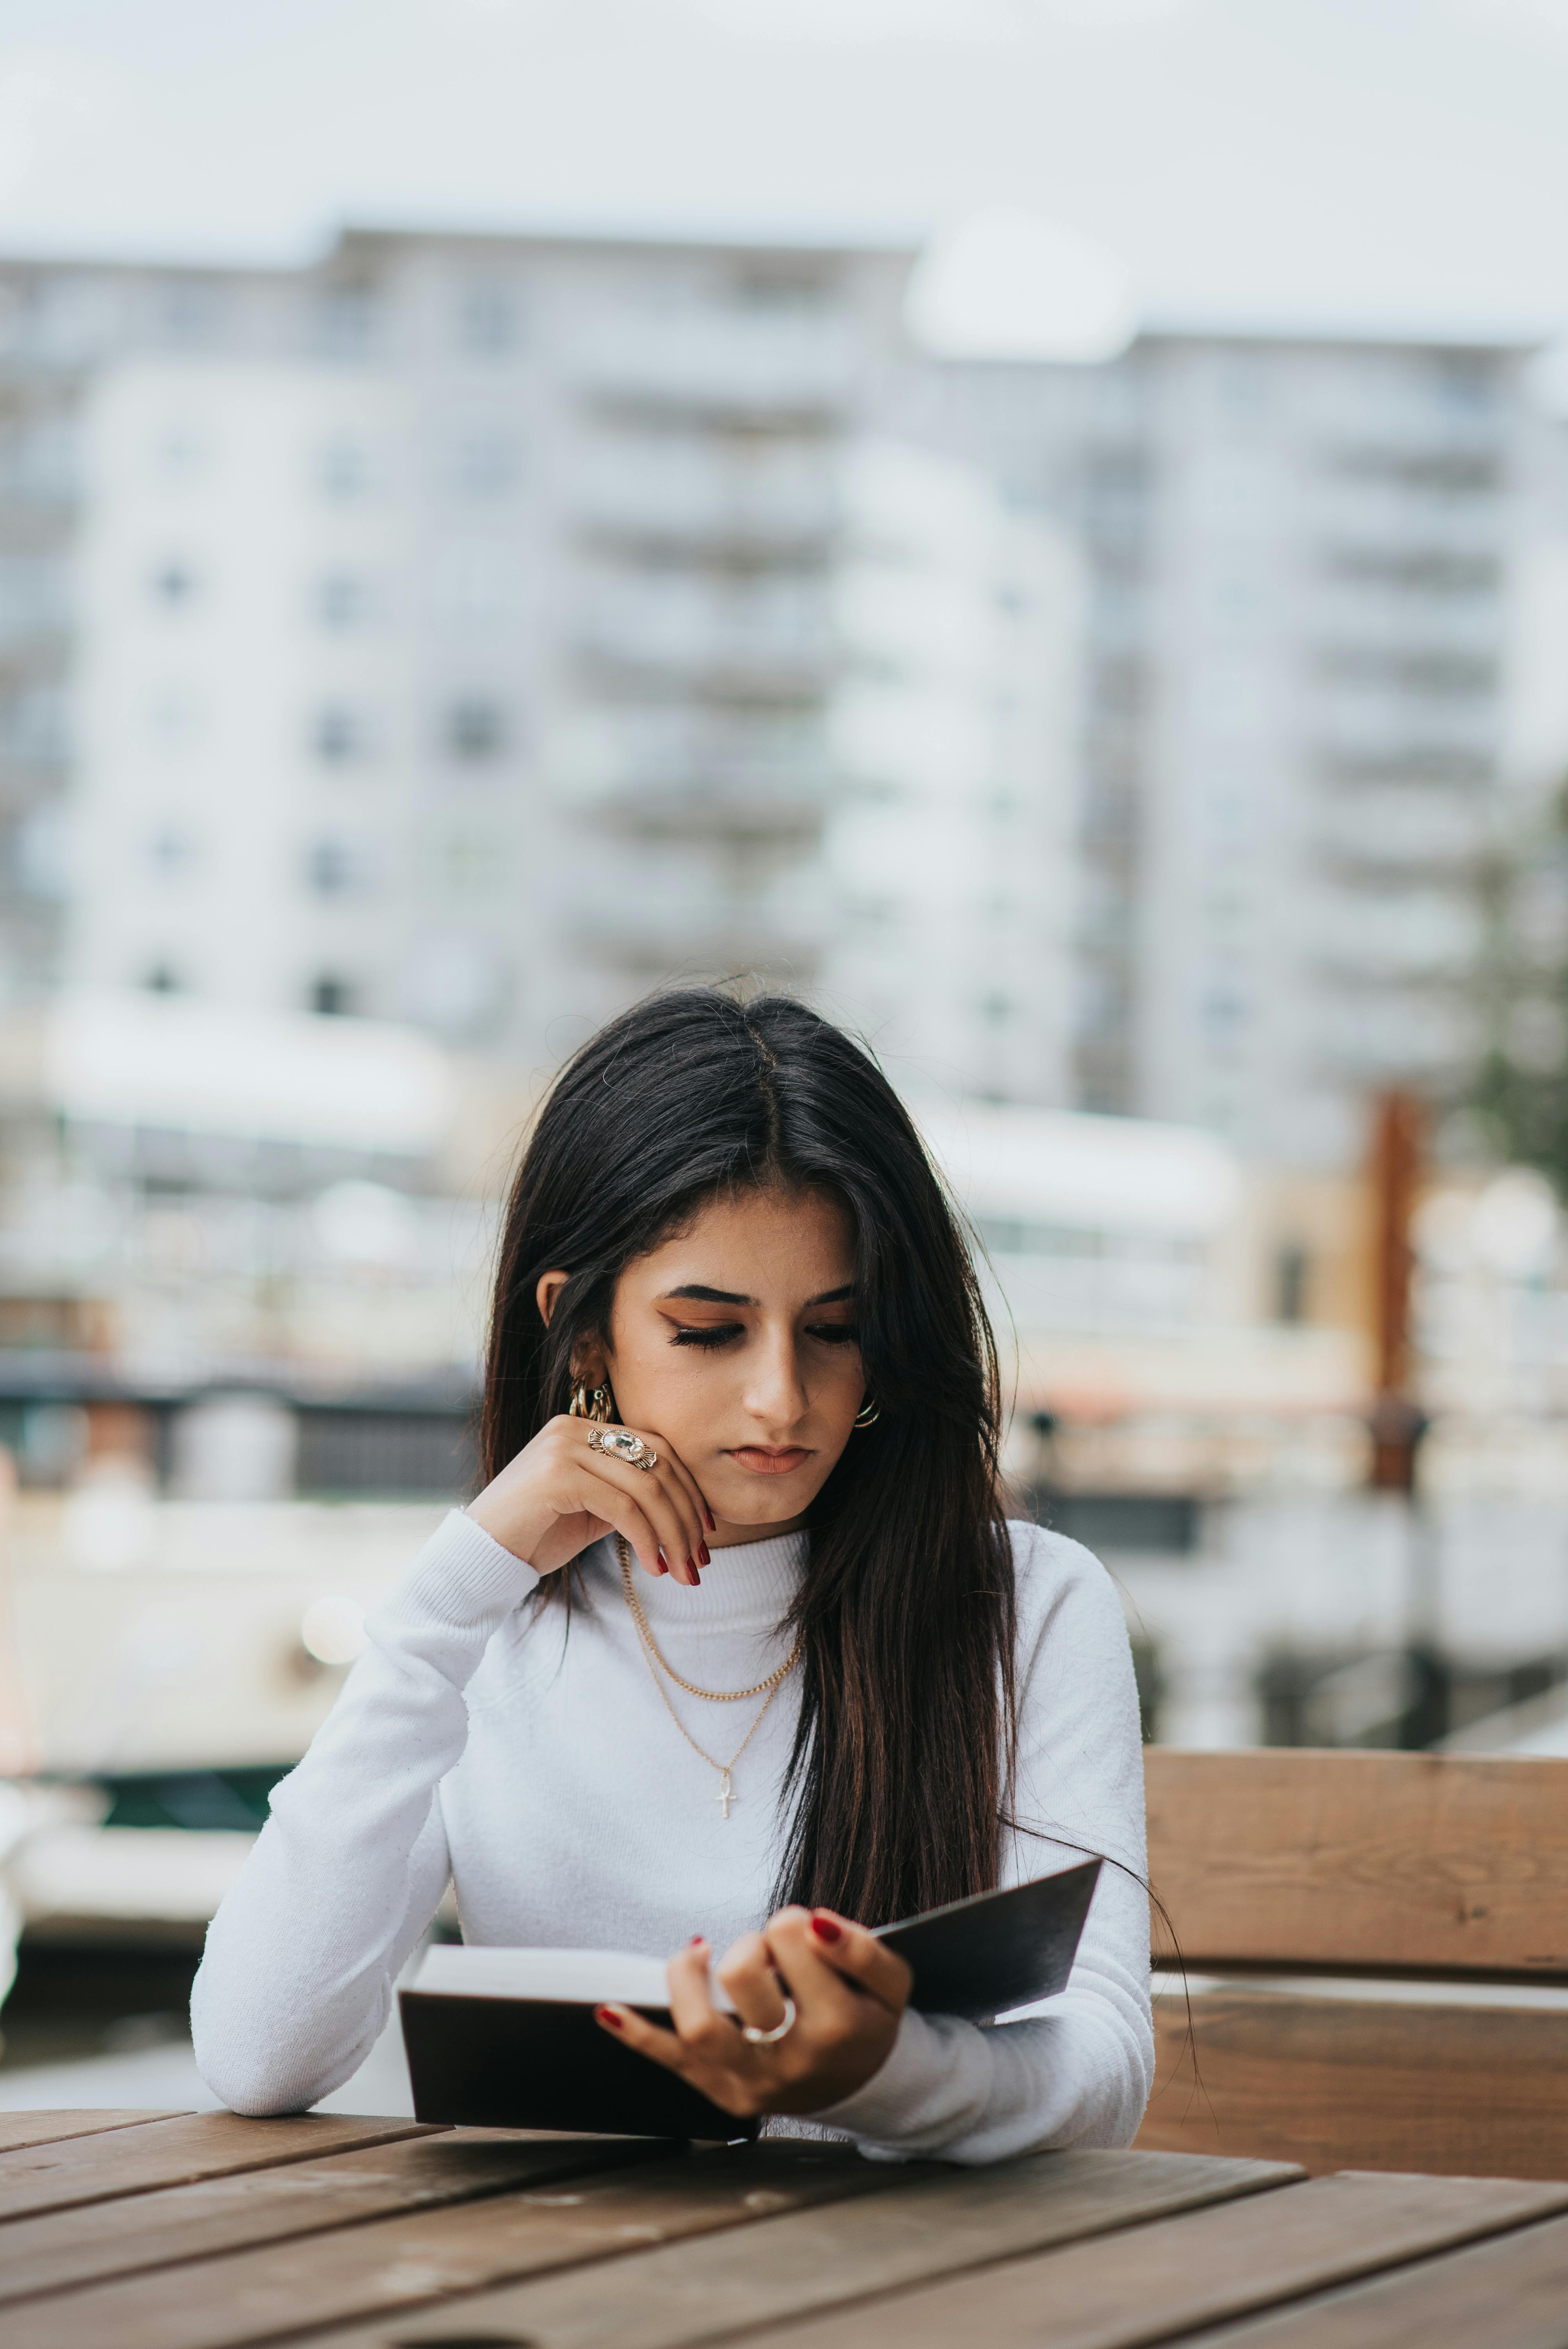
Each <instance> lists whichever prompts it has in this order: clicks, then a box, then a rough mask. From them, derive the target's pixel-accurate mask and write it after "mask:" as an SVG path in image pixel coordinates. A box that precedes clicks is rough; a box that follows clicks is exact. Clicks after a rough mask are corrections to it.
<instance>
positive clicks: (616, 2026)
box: [593, 2006, 626, 2031]
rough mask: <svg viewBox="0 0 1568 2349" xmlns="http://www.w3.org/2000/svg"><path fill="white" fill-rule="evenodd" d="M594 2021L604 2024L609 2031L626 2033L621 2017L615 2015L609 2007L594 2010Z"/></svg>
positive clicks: (597, 2007) (598, 2007)
mask: <svg viewBox="0 0 1568 2349" xmlns="http://www.w3.org/2000/svg"><path fill="white" fill-rule="evenodd" d="M593 2020H594V2022H595V2023H603V2025H604V2026H605V2028H606V2030H609V2031H624V2029H625V2028H626V2026H625V2024H624V2023H623V2022H622V2020H621V2018H620V2016H619V2015H618V2014H615V2013H612V2012H611V2010H610V2008H609V2007H607V2006H596V2007H595V2008H594V2009H593Z"/></svg>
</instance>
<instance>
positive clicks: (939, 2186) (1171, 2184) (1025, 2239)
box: [333, 2153, 1302, 2349]
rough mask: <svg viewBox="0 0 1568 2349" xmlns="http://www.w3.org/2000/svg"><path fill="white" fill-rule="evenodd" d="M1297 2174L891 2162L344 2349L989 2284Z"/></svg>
mask: <svg viewBox="0 0 1568 2349" xmlns="http://www.w3.org/2000/svg"><path fill="white" fill-rule="evenodd" d="M1301 2176H1302V2172H1301V2171H1299V2170H1296V2169H1291V2168H1284V2167H1281V2166H1277V2165H1275V2164H1273V2163H1264V2162H1251V2161H1222V2160H1203V2159H1201V2158H1194V2157H1192V2156H1191V2155H1187V2156H1182V2155H1177V2156H1171V2155H1164V2156H1160V2155H1142V2154H1127V2153H1046V2154H1034V2155H1030V2156H1028V2157H1026V2158H1024V2159H1022V2160H1019V2161H1010V2162H1006V2163H1003V2164H999V2165H998V2166H997V2167H996V2168H988V2169H950V2168H935V2167H934V2166H933V2167H931V2168H923V2170H922V2171H921V2172H918V2173H913V2174H911V2173H907V2172H905V2173H902V2174H901V2173H900V2172H897V2171H895V2172H893V2173H892V2179H891V2180H890V2179H888V2178H884V2179H883V2181H882V2191H881V2192H879V2193H876V2194H874V2195H872V2196H871V2197H870V2198H868V2199H857V2200H855V2201H854V2202H852V2203H848V2204H844V2203H841V2204H838V2205H836V2206H833V2205H830V2206H829V2207H828V2208H826V2209H813V2210H806V2211H799V2212H796V2213H795V2214H794V2215H792V2216H789V2217H783V2218H777V2219H770V2220H769V2222H768V2224H767V2225H766V2226H765V2227H756V2228H748V2229H747V2230H745V2232H744V2233H738V2234H730V2235H723V2236H710V2237H708V2238H707V2240H704V2241H702V2242H697V2243H680V2244H672V2245H670V2246H669V2247H668V2248H666V2249H665V2250H662V2251H645V2252H639V2253H637V2254H636V2255H635V2256H634V2257H633V2258H631V2259H627V2260H617V2261H614V2262H612V2263H609V2264H602V2265H599V2266H595V2267H592V2268H587V2269H573V2270H572V2271H570V2272H568V2273H566V2274H563V2275H552V2276H546V2277H542V2278H541V2279H540V2280H539V2281H538V2282H531V2283H525V2284H520V2285H513V2286H511V2287H510V2288H509V2289H506V2290H503V2291H500V2292H484V2293H481V2294H480V2295H479V2296H477V2297H475V2298H472V2299H465V2300H463V2301H461V2302H459V2303H458V2304H457V2305H456V2306H454V2305H452V2304H451V2303H450V2302H449V2303H448V2304H447V2305H445V2306H444V2307H442V2308H440V2309H438V2310H431V2311H430V2312H429V2313H428V2314H426V2315H425V2316H423V2317H421V2318H418V2319H413V2320H410V2319H409V2318H407V2317H400V2318H397V2319H396V2320H393V2321H392V2322H391V2323H390V2324H388V2323H386V2322H383V2323H377V2324H373V2325H368V2326H366V2327H364V2328H362V2329H356V2330H355V2331H353V2332H351V2333H335V2334H334V2335H333V2344H334V2349H340V2344H341V2349H373V2344H374V2349H383V2344H387V2343H389V2342H392V2341H397V2342H398V2343H403V2342H418V2341H426V2342H430V2343H434V2342H437V2341H438V2340H441V2339H448V2340H449V2339H450V2338H451V2336H452V2333H453V2331H454V2329H458V2330H460V2331H463V2332H465V2333H466V2332H467V2331H468V2330H469V2328H470V2327H471V2328H472V2330H473V2332H474V2333H475V2334H476V2335H478V2336H479V2337H480V2338H490V2337H491V2336H493V2337H494V2338H495V2339H496V2340H497V2341H498V2342H500V2341H506V2340H526V2341H528V2342H530V2343H532V2344H536V2349H681V2344H686V2343H687V2342H691V2341H696V2340H700V2341H704V2342H707V2341H708V2340H709V2339H711V2338H714V2337H717V2336H720V2335H725V2336H727V2335H729V2334H731V2333H736V2332H740V2331H744V2330H747V2329H748V2328H750V2327H753V2326H756V2325H758V2324H766V2323H769V2322H770V2321H773V2320H777V2319H779V2318H780V2317H792V2316H796V2315H799V2314H801V2313H805V2312H806V2311H808V2310H811V2309H814V2308H827V2307H832V2306H834V2305H836V2304H837V2305H841V2304H843V2303H844V2302H851V2301H855V2300H857V2299H863V2298H865V2297H867V2296H869V2295H870V2294H872V2293H874V2292H887V2291H890V2290H892V2289H895V2288H897V2287H899V2286H901V2285H907V2284H911V2283H914V2282H930V2281H931V2280H932V2279H934V2278H938V2277H946V2276H950V2275H952V2274H954V2271H960V2270H965V2271H969V2273H968V2276H967V2279H966V2281H967V2283H968V2285H969V2287H971V2288H972V2289H977V2290H981V2291H983V2290H984V2288H985V2273H984V2271H985V2268H986V2266H987V2265H988V2264H989V2263H990V2262H991V2261H996V2260H1001V2259H1006V2258H1007V2257H1009V2256H1013V2255H1016V2254H1017V2253H1019V2252H1023V2251H1036V2250H1038V2249H1040V2248H1041V2247H1042V2246H1044V2245H1046V2244H1048V2243H1059V2242H1067V2241H1076V2240H1082V2239H1083V2238H1085V2237H1088V2236H1095V2235H1103V2234H1105V2233H1107V2232H1109V2230H1115V2229H1120V2228H1126V2227H1133V2226H1137V2225H1140V2223H1143V2222H1146V2221H1149V2220H1155V2219H1161V2218H1164V2217H1168V2216H1170V2215H1171V2213H1173V2212H1175V2211H1178V2210H1187V2209H1195V2208H1199V2207H1202V2206H1203V2205H1205V2204H1211V2203H1214V2202H1219V2201H1222V2200H1224V2199H1227V2198H1229V2197H1233V2196H1240V2195H1246V2194H1255V2193H1259V2192H1262V2191H1264V2189H1270V2188H1278V2187H1282V2186H1284V2187H1290V2186H1293V2185H1294V2184H1295V2182H1296V2181H1297V2180H1299V2179H1300V2178H1301ZM1267 2199H1268V2200H1269V2201H1270V2202H1271V2204H1272V2203H1273V2201H1274V2199H1276V2198H1275V2196H1274V2195H1273V2194H1270V2195H1268V2197H1267ZM975 2271H981V2272H979V2273H976V2272H975ZM965 2337H967V2336H966V2335H965V2333H954V2335H953V2338H954V2340H956V2339H962V2338H965Z"/></svg>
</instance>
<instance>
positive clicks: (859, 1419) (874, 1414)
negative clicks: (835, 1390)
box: [851, 1402, 882, 1427]
mask: <svg viewBox="0 0 1568 2349" xmlns="http://www.w3.org/2000/svg"><path fill="white" fill-rule="evenodd" d="M881 1416H882V1413H881V1411H880V1410H879V1408H878V1406H877V1405H876V1404H875V1403H874V1402H863V1403H861V1407H860V1410H859V1412H858V1413H857V1414H856V1416H855V1418H854V1419H853V1420H852V1421H851V1426H854V1427H872V1426H874V1425H875V1423H876V1422H877V1420H878V1419H880V1417H881Z"/></svg>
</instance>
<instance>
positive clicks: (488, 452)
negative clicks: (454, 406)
mask: <svg viewBox="0 0 1568 2349" xmlns="http://www.w3.org/2000/svg"><path fill="white" fill-rule="evenodd" d="M451 474H452V486H453V488H454V489H455V490H456V491H457V492H458V494H459V496H460V497H465V498H500V497H504V496H505V495H506V493H507V492H508V491H509V490H510V489H511V485H512V482H513V481H514V480H515V479H516V477H517V443H516V441H515V440H513V438H512V436H511V433H510V432H505V431H501V430H500V429H498V428H496V427H495V426H492V425H476V426H475V427H474V428H473V429H472V430H471V431H468V432H463V433H459V436H458V438H457V440H456V441H455V442H454V443H453V447H452V460H451Z"/></svg>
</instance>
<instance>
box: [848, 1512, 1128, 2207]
mask: <svg viewBox="0 0 1568 2349" xmlns="http://www.w3.org/2000/svg"><path fill="white" fill-rule="evenodd" d="M1013 1534H1014V1549H1015V1556H1016V1559H1017V1564H1018V1568H1019V1574H1018V1598H1019V1626H1020V1640H1019V1657H1018V1764H1017V1775H1016V1787H1015V1799H1014V1819H1015V1822H1016V1825H1015V1827H1014V1830H1013V1832H1012V1833H1011V1835H1010V1836H1009V1837H1007V1838H1006V1846H1005V1849H1004V1854H1003V1866H1002V1870H1001V1880H1002V1882H1003V1883H1004V1884H1016V1883H1021V1882H1023V1881H1025V1880H1026V1879H1027V1878H1030V1877H1034V1876H1042V1875H1044V1874H1046V1873H1047V1870H1049V1869H1051V1868H1057V1867H1067V1866H1068V1865H1070V1864H1071V1863H1072V1862H1073V1861H1074V1860H1077V1859H1081V1858H1082V1857H1083V1856H1084V1853H1085V1851H1086V1850H1087V1851H1089V1852H1098V1853H1100V1854H1102V1855H1103V1856H1104V1857H1105V1859H1106V1862H1107V1865H1106V1866H1105V1867H1104V1868H1102V1869H1101V1871H1100V1878H1099V1885H1098V1886H1097V1888H1096V1890H1095V1897H1094V1900H1093V1903H1092V1905H1091V1907H1090V1909H1089V1914H1088V1921H1087V1923H1086V1924H1085V1927H1084V1931H1083V1938H1082V1940H1080V1942H1079V1944H1078V1956H1077V1958H1076V1960H1075V1961H1074V1965H1073V1970H1072V1975H1071V1978H1070V1980H1069V1981H1068V1986H1067V1989H1066V1990H1065V1991H1064V1992H1061V1994H1060V1995H1059V1996H1058V1997H1057V1998H1053V1999H1049V2000H1047V2001H1045V2002H1043V2003H1042V2004H1041V2005H1040V2006H1039V2007H1037V2008H1034V2009H1031V2010H1029V2011H1028V2012H1027V2013H1026V2014H1023V2015H1020V2016H1018V2017H1016V2018H1015V2019H1013V2020H1011V2021H1008V2022H1005V2023H991V2024H988V2025H985V2026H979V2025H976V2024H975V2023H962V2022H958V2021H956V2020H954V2018H953V2017H952V2016H950V2015H926V2014H921V2013H915V2012H914V2011H913V2009H911V2010H910V2011H908V2012H907V2013H905V2015H904V2017H903V2022H902V2023H901V2024H900V2026H899V2033H898V2037H897V2038H896V2040H895V2041H894V2043H893V2046H892V2053H891V2054H890V2055H889V2056H888V2058H887V2061H886V2062H885V2063H884V2064H882V2068H881V2070H880V2071H878V2072H877V2073H876V2074H875V2075H874V2076H873V2077H872V2079H871V2080H869V2081H868V2082H867V2084H866V2085H865V2086H864V2087H863V2088H861V2089H858V2090H857V2091H856V2093H855V2094H854V2095H852V2096H848V2097H846V2098H844V2099H843V2101H842V2102H841V2103H840V2104H837V2105H834V2106H830V2108H829V2109H828V2110H827V2111H825V2112H820V2113H816V2114H814V2115H813V2116H812V2117H813V2119H814V2120H816V2121H818V2122H820V2123H822V2124H825V2125H826V2126H827V2127H830V2128H832V2129H835V2130H841V2131H843V2132H844V2133H845V2134H847V2135H848V2136H850V2137H852V2138H854V2139H855V2140H856V2142H857V2143H859V2145H860V2146H861V2150H862V2152H865V2153H867V2154H870V2155H872V2156H873V2157H880V2158H884V2159H889V2158H891V2159H897V2158H907V2157H911V2156H913V2155H917V2154H924V2155H933V2154H934V2155H936V2156H938V2157H940V2158H943V2159H944V2160H948V2161H958V2162H968V2163H981V2162H988V2161H999V2160H1002V2159H1004V2158H1006V2156H1008V2155H1010V2154H1016V2153H1024V2152H1028V2151H1033V2150H1037V2149H1044V2148H1047V2147H1060V2146H1124V2145H1129V2144H1130V2143H1131V2141H1132V2138H1133V2137H1134V2135H1135V2134H1136V2132H1137V2129H1138V2124H1139V2122H1140V2119H1141V2118H1142V2116H1143V2108H1144V2106H1145V2105H1146V2104H1147V2102H1148V2100H1149V2094H1150V2088H1151V2087H1152V2085H1153V2080H1154V2041H1153V2031H1152V2025H1151V2022H1150V2005H1149V1904H1148V1899H1147V1897H1146V1894H1145V1892H1144V1889H1143V1878H1144V1877H1145V1873H1146V1859H1145V1852H1144V1836H1143V1755H1142V1747H1141V1744H1140V1734H1139V1719H1138V1694H1137V1689H1136V1687H1135V1684H1134V1682H1133V1675H1132V1659H1131V1654H1130V1649H1129V1645H1128V1639H1127V1630H1126V1626H1125V1624H1124V1622H1123V1620H1122V1615H1121V1608H1120V1605H1119V1601H1118V1599H1117V1596H1116V1592H1115V1589H1114V1588H1113V1586H1112V1584H1111V1581H1110V1578H1109V1575H1108V1574H1107V1573H1106V1572H1105V1570H1104V1568H1102V1567H1101V1566H1100V1565H1099V1562H1098V1561H1097V1560H1096V1559H1095V1558H1093V1557H1090V1555H1089V1554H1088V1551H1087V1550H1084V1549H1081V1548H1079V1547H1078V1545H1077V1544H1076V1543H1070V1542H1067V1541H1064V1540H1062V1539H1061V1538H1060V1537H1058V1536H1056V1535H1049V1534H1042V1533H1040V1532H1039V1531H1038V1530H1037V1528H1035V1527H1033V1526H1015V1527H1014V1528H1013ZM1058 1838H1059V1840H1058Z"/></svg>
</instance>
